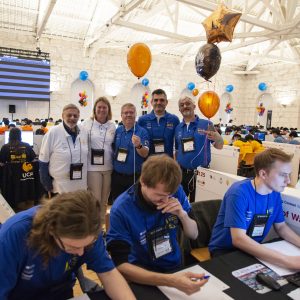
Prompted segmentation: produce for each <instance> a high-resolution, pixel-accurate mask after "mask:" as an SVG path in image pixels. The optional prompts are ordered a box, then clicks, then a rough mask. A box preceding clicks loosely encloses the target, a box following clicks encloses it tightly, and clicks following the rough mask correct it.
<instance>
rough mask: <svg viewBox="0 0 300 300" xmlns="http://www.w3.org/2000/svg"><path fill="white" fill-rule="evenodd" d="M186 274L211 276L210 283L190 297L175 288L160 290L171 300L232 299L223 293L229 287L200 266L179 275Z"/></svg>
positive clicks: (162, 287)
mask: <svg viewBox="0 0 300 300" xmlns="http://www.w3.org/2000/svg"><path fill="white" fill-rule="evenodd" d="M185 272H193V273H199V274H201V273H204V274H205V275H210V278H209V279H208V282H207V283H206V284H205V285H204V286H203V287H201V289H200V291H199V292H197V293H194V294H192V295H190V296H188V295H186V294H185V293H183V292H181V291H179V290H178V289H176V288H173V287H167V286H159V287H158V288H159V289H160V290H161V291H162V292H163V293H164V294H165V295H166V296H167V297H168V298H169V299H172V300H201V299H205V300H207V299H214V300H230V299H232V298H231V297H229V296H228V295H227V294H225V293H224V292H223V291H224V290H226V289H228V288H229V286H228V285H227V284H225V283H224V282H223V281H221V280H220V279H218V278H217V277H215V276H214V275H212V274H211V273H209V272H207V271H206V270H205V269H203V268H201V267H200V266H193V267H191V268H187V269H184V270H182V271H180V272H178V273H185Z"/></svg>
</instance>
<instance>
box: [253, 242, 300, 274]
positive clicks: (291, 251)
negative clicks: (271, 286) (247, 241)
mask: <svg viewBox="0 0 300 300" xmlns="http://www.w3.org/2000/svg"><path fill="white" fill-rule="evenodd" d="M263 246H264V247H267V248H269V249H272V250H276V251H278V252H280V253H282V254H284V255H289V256H300V249H299V248H298V247H296V246H294V245H293V244H291V243H289V242H286V241H279V242H274V243H267V244H263ZM257 259H258V260H260V261H261V262H262V263H263V264H265V265H266V266H268V267H269V268H270V269H271V270H273V271H274V272H275V273H277V274H278V275H280V276H285V275H290V274H294V273H296V271H295V270H289V269H287V268H282V267H279V266H276V265H274V264H272V263H269V262H266V261H264V260H262V259H259V258H257ZM298 271H300V270H298Z"/></svg>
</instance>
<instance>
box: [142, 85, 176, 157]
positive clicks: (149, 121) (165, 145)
mask: <svg viewBox="0 0 300 300" xmlns="http://www.w3.org/2000/svg"><path fill="white" fill-rule="evenodd" d="M167 104H168V100H167V94H166V92H165V91H164V90H162V89H157V90H155V91H153V92H152V99H151V105H152V107H153V110H152V112H151V113H149V114H146V115H143V116H141V117H140V118H139V120H138V124H139V125H140V126H142V127H143V128H145V129H146V130H147V131H148V133H149V137H150V152H149V153H150V155H151V154H163V153H165V154H167V155H169V156H170V157H173V148H174V133H175V128H176V126H177V125H178V124H179V119H178V117H177V116H176V115H173V114H170V113H168V112H167V111H166V107H167Z"/></svg>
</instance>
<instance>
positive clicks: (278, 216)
mask: <svg viewBox="0 0 300 300" xmlns="http://www.w3.org/2000/svg"><path fill="white" fill-rule="evenodd" d="M274 207H276V208H277V209H276V216H275V219H274V223H282V222H285V219H284V212H283V209H282V198H281V195H280V194H279V193H278V196H277V197H276V200H275V201H274Z"/></svg>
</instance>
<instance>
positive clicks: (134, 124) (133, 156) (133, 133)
mask: <svg viewBox="0 0 300 300" xmlns="http://www.w3.org/2000/svg"><path fill="white" fill-rule="evenodd" d="M133 134H135V121H134V125H133ZM135 151H136V149H135V147H134V145H133V184H135Z"/></svg>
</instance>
